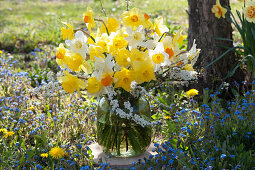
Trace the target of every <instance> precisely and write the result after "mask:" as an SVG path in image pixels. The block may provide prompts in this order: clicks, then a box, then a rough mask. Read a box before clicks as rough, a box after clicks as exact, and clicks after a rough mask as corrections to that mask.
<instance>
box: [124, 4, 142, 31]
mask: <svg viewBox="0 0 255 170" xmlns="http://www.w3.org/2000/svg"><path fill="white" fill-rule="evenodd" d="M122 21H123V24H124V25H125V26H127V27H131V28H132V29H133V30H135V29H136V28H137V27H139V25H144V22H145V18H144V15H143V14H142V13H140V12H139V10H138V9H137V8H133V9H131V10H130V11H126V12H124V13H123V14H122Z"/></svg>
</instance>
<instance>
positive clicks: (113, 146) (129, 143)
mask: <svg viewBox="0 0 255 170" xmlns="http://www.w3.org/2000/svg"><path fill="white" fill-rule="evenodd" d="M119 103H120V101H119ZM120 105H121V104H120ZM131 107H132V108H133V114H138V115H139V116H141V117H142V118H143V119H145V120H148V121H149V120H150V117H151V114H150V105H149V102H148V101H147V100H146V99H145V98H139V99H137V100H135V101H133V102H131ZM151 136H152V128H151V126H145V127H142V126H141V125H139V124H137V123H136V122H135V121H133V120H128V119H125V118H120V117H119V116H117V115H116V114H115V113H114V112H113V111H112V109H111V106H110V104H109V101H108V100H107V98H106V97H103V98H101V100H100V102H99V104H98V108H97V142H98V144H99V145H101V146H103V148H104V152H105V153H106V154H111V155H112V156H115V157H132V156H138V155H141V154H142V153H143V152H145V151H146V149H147V148H148V147H149V145H150V143H151Z"/></svg>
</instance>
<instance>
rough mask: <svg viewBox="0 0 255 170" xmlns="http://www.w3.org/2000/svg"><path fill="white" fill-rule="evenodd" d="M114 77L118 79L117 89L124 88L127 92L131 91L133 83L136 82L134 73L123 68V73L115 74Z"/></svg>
mask: <svg viewBox="0 0 255 170" xmlns="http://www.w3.org/2000/svg"><path fill="white" fill-rule="evenodd" d="M114 77H115V78H116V79H117V82H116V84H115V88H118V87H122V88H123V89H124V90H126V91H127V92H129V91H130V89H131V86H130V85H131V82H132V81H134V75H133V72H132V71H130V70H128V69H126V68H124V67H122V68H121V71H118V72H116V73H115V74H114Z"/></svg>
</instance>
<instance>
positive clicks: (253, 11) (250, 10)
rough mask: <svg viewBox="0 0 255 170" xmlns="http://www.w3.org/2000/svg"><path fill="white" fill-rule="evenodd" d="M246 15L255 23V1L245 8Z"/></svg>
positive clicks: (247, 18)
mask: <svg viewBox="0 0 255 170" xmlns="http://www.w3.org/2000/svg"><path fill="white" fill-rule="evenodd" d="M244 16H245V19H246V20H247V21H248V22H253V23H255V2H253V1H251V2H250V4H249V6H247V7H245V8H244Z"/></svg>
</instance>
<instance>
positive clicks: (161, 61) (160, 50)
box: [149, 42, 170, 71]
mask: <svg viewBox="0 0 255 170" xmlns="http://www.w3.org/2000/svg"><path fill="white" fill-rule="evenodd" d="M149 56H150V57H151V60H152V62H153V63H154V65H155V70H156V71H158V69H159V67H160V66H166V65H169V64H170V61H169V56H168V54H167V53H166V52H165V51H164V45H163V43H162V42H159V43H158V44H157V46H156V48H155V49H154V50H149Z"/></svg>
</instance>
